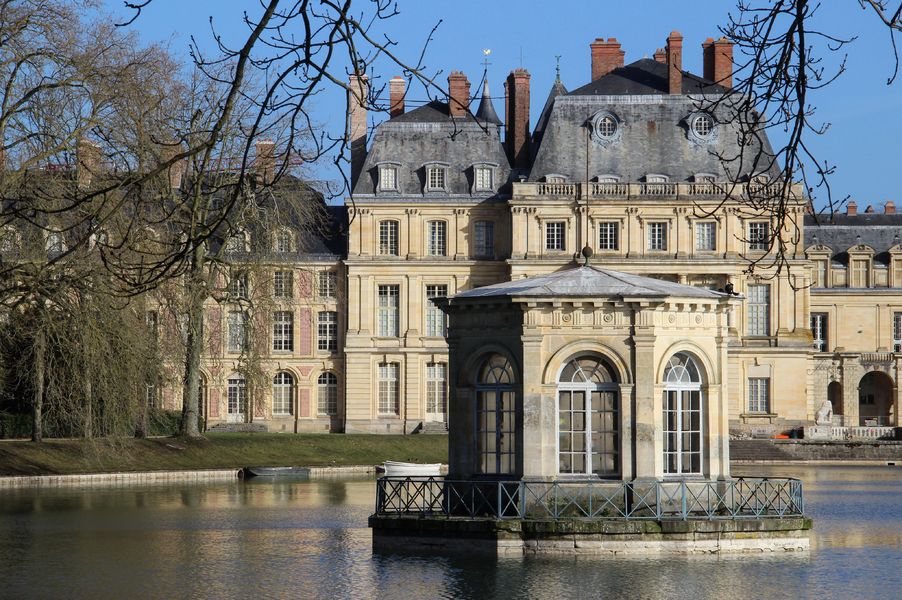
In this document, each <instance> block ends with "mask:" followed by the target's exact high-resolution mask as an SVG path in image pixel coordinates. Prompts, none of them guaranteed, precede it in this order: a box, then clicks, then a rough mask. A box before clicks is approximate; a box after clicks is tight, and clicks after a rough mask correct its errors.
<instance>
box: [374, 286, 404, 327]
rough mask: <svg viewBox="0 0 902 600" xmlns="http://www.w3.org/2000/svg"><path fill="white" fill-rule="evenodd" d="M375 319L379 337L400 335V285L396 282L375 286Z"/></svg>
mask: <svg viewBox="0 0 902 600" xmlns="http://www.w3.org/2000/svg"><path fill="white" fill-rule="evenodd" d="M376 295H377V302H376V307H377V309H376V310H377V317H378V318H377V319H376V322H377V324H378V327H379V329H378V335H379V337H398V336H399V335H400V328H401V323H400V314H401V310H400V304H401V286H399V285H398V284H396V283H392V284H380V285H378V286H376Z"/></svg>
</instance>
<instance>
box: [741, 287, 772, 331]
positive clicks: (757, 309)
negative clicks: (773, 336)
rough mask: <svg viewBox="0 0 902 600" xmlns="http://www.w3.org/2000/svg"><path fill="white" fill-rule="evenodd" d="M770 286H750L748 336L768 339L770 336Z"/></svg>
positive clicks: (748, 294) (747, 302)
mask: <svg viewBox="0 0 902 600" xmlns="http://www.w3.org/2000/svg"><path fill="white" fill-rule="evenodd" d="M770 291H771V290H770V285H769V284H766V283H758V284H750V285H749V286H748V290H747V298H748V299H747V300H746V310H747V313H748V314H747V319H746V335H748V336H750V337H766V336H769V335H770Z"/></svg>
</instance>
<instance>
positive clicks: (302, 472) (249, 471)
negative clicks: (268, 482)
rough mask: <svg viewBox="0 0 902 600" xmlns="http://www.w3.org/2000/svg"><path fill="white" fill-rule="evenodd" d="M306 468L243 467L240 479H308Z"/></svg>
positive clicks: (308, 472)
mask: <svg viewBox="0 0 902 600" xmlns="http://www.w3.org/2000/svg"><path fill="white" fill-rule="evenodd" d="M309 476H310V469H309V468H308V467H244V468H243V469H241V471H240V477H241V478H242V479H250V478H251V477H309Z"/></svg>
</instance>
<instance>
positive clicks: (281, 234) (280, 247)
mask: <svg viewBox="0 0 902 600" xmlns="http://www.w3.org/2000/svg"><path fill="white" fill-rule="evenodd" d="M272 249H273V252H275V253H276V254H289V253H291V252H294V232H293V231H291V230H290V229H288V228H286V227H282V228H280V229H279V230H278V231H276V232H275V234H274V235H273V240H272Z"/></svg>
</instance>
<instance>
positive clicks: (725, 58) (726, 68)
mask: <svg viewBox="0 0 902 600" xmlns="http://www.w3.org/2000/svg"><path fill="white" fill-rule="evenodd" d="M708 39H710V38H708ZM703 46H704V44H703ZM709 56H710V58H709ZM709 62H710V73H709V72H708V69H709V66H708V64H709ZM704 63H705V73H704V75H705V79H709V80H711V81H713V82H714V83H716V84H718V85H722V86H723V87H725V88H732V87H733V42H731V41H729V40H728V39H727V38H725V37H721V38H720V39H719V40H717V41H712V42H711V43H710V45H709V46H708V47H707V48H705V50H704ZM709 75H710V76H709Z"/></svg>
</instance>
